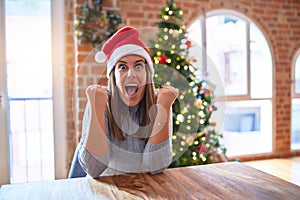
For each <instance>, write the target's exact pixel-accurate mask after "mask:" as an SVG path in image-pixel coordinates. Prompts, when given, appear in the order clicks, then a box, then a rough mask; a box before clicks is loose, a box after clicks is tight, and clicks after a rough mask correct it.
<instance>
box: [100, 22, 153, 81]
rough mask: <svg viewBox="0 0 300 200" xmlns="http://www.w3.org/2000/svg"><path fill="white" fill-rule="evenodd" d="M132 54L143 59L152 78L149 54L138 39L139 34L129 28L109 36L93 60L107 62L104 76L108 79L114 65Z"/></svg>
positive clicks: (151, 64) (151, 63)
mask: <svg viewBox="0 0 300 200" xmlns="http://www.w3.org/2000/svg"><path fill="white" fill-rule="evenodd" d="M132 54H134V55H138V56H141V57H143V58H145V60H146V62H147V63H148V66H149V68H150V71H151V74H152V76H153V75H154V68H153V62H152V59H151V56H150V53H149V51H148V49H147V48H146V46H145V44H144V43H143V42H142V41H141V40H140V39H139V32H138V31H137V30H136V29H135V28H133V27H130V26H126V27H123V28H121V29H120V30H118V31H117V32H116V33H115V34H114V35H113V36H111V37H110V38H109V39H108V40H107V41H106V42H105V43H104V45H103V46H102V49H101V51H98V52H97V53H96V54H95V60H96V61H97V62H98V63H104V62H106V61H107V72H106V76H107V77H109V74H110V73H111V71H112V70H113V68H114V66H115V65H116V63H117V62H118V61H119V60H120V59H121V58H122V57H124V56H127V55H132Z"/></svg>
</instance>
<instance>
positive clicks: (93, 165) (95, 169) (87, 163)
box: [78, 105, 109, 178]
mask: <svg viewBox="0 0 300 200" xmlns="http://www.w3.org/2000/svg"><path fill="white" fill-rule="evenodd" d="M89 118H90V106H89V105H87V106H86V109H85V112H84V116H83V121H82V138H81V141H80V144H79V145H80V150H79V154H78V160H79V163H80V165H81V167H82V168H83V170H84V171H85V172H86V173H87V174H89V175H90V176H91V177H93V178H96V177H99V176H100V175H101V174H102V173H103V171H104V170H105V169H106V168H107V166H108V161H109V151H108V153H107V154H106V155H105V156H101V157H96V156H94V155H92V154H91V153H90V152H89V151H87V149H86V148H85V147H84V146H83V142H84V140H85V139H86V135H87V130H88V125H89V120H90V119H89ZM105 120H106V122H107V112H105ZM106 124H107V123H106ZM106 128H108V127H106ZM108 149H109V148H108Z"/></svg>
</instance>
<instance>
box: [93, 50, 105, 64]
mask: <svg viewBox="0 0 300 200" xmlns="http://www.w3.org/2000/svg"><path fill="white" fill-rule="evenodd" d="M95 60H96V62H98V63H104V62H105V61H106V55H105V53H104V52H103V51H98V52H97V53H96V54H95Z"/></svg>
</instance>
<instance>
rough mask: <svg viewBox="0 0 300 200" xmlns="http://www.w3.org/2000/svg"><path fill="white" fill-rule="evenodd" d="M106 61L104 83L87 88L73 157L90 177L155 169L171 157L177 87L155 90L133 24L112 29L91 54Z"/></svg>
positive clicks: (145, 53) (149, 63)
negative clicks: (105, 84)
mask: <svg viewBox="0 0 300 200" xmlns="http://www.w3.org/2000/svg"><path fill="white" fill-rule="evenodd" d="M95 59H96V61H97V62H105V61H107V77H108V87H107V88H106V87H103V86H100V85H92V86H89V87H88V88H87V89H86V95H87V98H88V103H87V107H86V111H85V114H84V119H83V127H82V138H81V142H80V144H79V146H78V148H77V149H78V151H79V152H78V160H79V163H80V164H81V167H82V168H83V170H84V171H85V172H86V173H87V174H88V175H90V176H92V177H98V176H103V175H110V174H118V173H139V172H150V173H159V172H162V171H163V170H164V169H166V168H167V167H168V166H169V164H170V163H171V162H172V144H171V135H172V124H171V123H172V104H173V103H174V101H175V99H176V98H177V96H178V91H177V90H176V89H174V88H173V87H171V86H163V87H162V88H161V89H160V90H159V91H157V90H155V88H154V83H153V75H154V68H153V63H152V59H151V57H150V54H149V52H148V50H147V48H146V46H145V45H144V43H143V42H142V41H141V40H140V39H139V33H138V31H137V30H136V29H134V28H133V27H128V26H127V27H124V28H122V29H120V30H119V31H118V32H117V33H115V34H114V35H113V36H112V37H111V38H110V39H109V40H108V41H107V42H106V43H105V44H104V45H103V47H102V50H101V51H99V52H97V53H96V55H95Z"/></svg>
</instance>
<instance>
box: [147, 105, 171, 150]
mask: <svg viewBox="0 0 300 200" xmlns="http://www.w3.org/2000/svg"><path fill="white" fill-rule="evenodd" d="M170 113H171V109H165V108H164V107H162V106H158V112H157V115H156V118H155V121H154V125H153V130H152V134H151V137H150V141H151V143H152V144H159V143H162V142H163V141H166V140H167V139H169V137H170V134H169V133H170Z"/></svg>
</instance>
